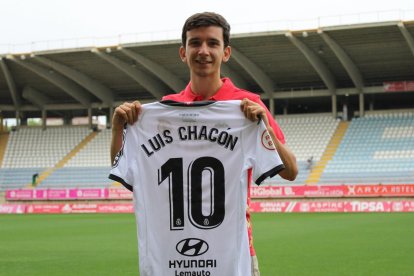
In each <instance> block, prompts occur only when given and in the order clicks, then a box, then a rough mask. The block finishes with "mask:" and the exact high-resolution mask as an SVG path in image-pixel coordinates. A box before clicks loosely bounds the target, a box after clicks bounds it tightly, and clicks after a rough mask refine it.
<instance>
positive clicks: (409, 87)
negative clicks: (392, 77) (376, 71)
mask: <svg viewBox="0 0 414 276" xmlns="http://www.w3.org/2000/svg"><path fill="white" fill-rule="evenodd" d="M383 87H384V91H385V92H406V91H414V81H389V82H384V83H383Z"/></svg>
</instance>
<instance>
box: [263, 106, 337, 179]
mask: <svg viewBox="0 0 414 276" xmlns="http://www.w3.org/2000/svg"><path fill="white" fill-rule="evenodd" d="M276 121H277V122H278V124H279V125H280V127H281V129H282V131H283V133H284V134H285V138H286V145H287V146H288V147H289V148H290V149H292V151H293V152H294V153H295V155H296V159H297V163H298V169H299V173H298V176H297V178H296V180H295V181H293V182H291V181H287V180H284V179H282V178H280V177H279V176H276V177H274V178H272V179H269V180H267V181H266V182H265V183H266V184H268V185H286V184H288V185H292V184H299V185H302V184H304V183H305V181H306V179H307V178H308V176H309V173H310V171H311V170H310V169H311V167H312V166H313V165H314V164H316V163H317V162H318V161H319V160H320V158H321V156H322V154H323V152H324V150H325V148H326V146H327V145H328V143H329V140H330V139H331V137H332V135H333V134H334V132H335V130H336V128H337V126H338V123H339V119H335V118H333V117H332V114H326V113H323V114H312V115H303V114H301V115H284V116H278V117H276Z"/></svg>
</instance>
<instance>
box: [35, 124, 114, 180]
mask: <svg viewBox="0 0 414 276" xmlns="http://www.w3.org/2000/svg"><path fill="white" fill-rule="evenodd" d="M110 139H111V130H110V129H103V130H101V131H99V133H98V135H96V136H95V138H94V139H92V140H91V141H90V142H89V143H88V144H87V145H86V146H85V147H84V148H82V149H81V150H80V151H79V152H78V153H77V154H76V155H75V156H74V157H73V158H72V159H70V160H69V161H68V162H67V163H66V164H65V165H64V167H63V168H59V169H57V170H55V171H54V172H53V173H52V174H51V175H50V176H49V177H47V178H46V179H45V180H44V181H43V182H42V183H41V187H42V188H58V187H62V186H65V187H107V186H110V185H111V184H112V182H113V181H112V180H110V179H108V175H109V170H110V168H111V166H110V160H111V159H110V156H109V144H110Z"/></svg>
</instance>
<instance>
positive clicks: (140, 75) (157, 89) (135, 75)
mask: <svg viewBox="0 0 414 276" xmlns="http://www.w3.org/2000/svg"><path fill="white" fill-rule="evenodd" d="M92 52H93V53H95V54H96V55H97V56H99V57H100V58H102V59H103V60H105V61H107V62H108V63H110V64H112V65H113V66H115V67H116V68H118V69H119V70H120V71H122V72H124V73H125V74H127V75H128V76H129V77H131V78H132V79H133V80H135V81H136V82H137V83H139V84H140V85H142V86H143V87H144V88H145V89H147V90H148V92H150V93H151V94H152V95H153V96H154V97H155V98H157V99H161V98H162V97H163V96H164V93H163V90H165V88H164V86H163V85H160V82H157V81H155V80H154V79H153V78H152V77H151V76H150V75H149V74H147V73H144V72H142V71H139V70H137V69H135V68H133V67H131V66H129V65H128V64H127V63H125V62H123V61H122V60H120V59H118V58H116V57H112V56H110V55H109V54H105V53H102V52H100V51H99V50H98V49H96V48H95V49H92Z"/></svg>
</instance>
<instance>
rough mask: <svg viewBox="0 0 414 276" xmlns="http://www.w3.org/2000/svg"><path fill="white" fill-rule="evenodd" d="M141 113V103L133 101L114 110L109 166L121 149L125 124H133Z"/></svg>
mask: <svg viewBox="0 0 414 276" xmlns="http://www.w3.org/2000/svg"><path fill="white" fill-rule="evenodd" d="M140 113H141V103H140V102H139V101H134V102H132V103H128V102H125V103H123V104H121V105H120V106H118V107H117V108H115V111H114V115H113V117H112V139H111V164H113V163H114V160H115V156H116V154H117V153H118V152H119V150H120V149H121V147H122V133H123V130H124V125H125V124H130V125H132V124H134V123H135V122H136V121H137V120H138V115H139V114H140Z"/></svg>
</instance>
